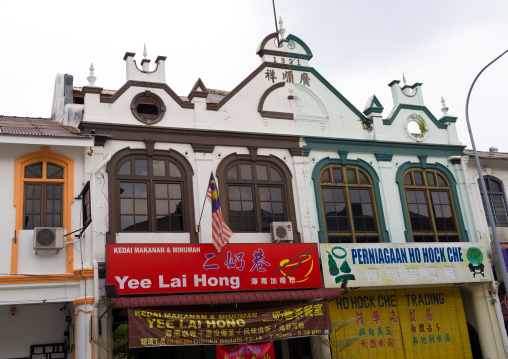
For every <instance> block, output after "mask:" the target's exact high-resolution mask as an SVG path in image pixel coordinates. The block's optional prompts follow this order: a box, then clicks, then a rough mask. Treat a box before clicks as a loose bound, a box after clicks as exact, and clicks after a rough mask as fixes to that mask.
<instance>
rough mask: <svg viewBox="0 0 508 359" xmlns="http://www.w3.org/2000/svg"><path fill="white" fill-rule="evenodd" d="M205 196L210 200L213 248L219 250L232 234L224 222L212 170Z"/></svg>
mask: <svg viewBox="0 0 508 359" xmlns="http://www.w3.org/2000/svg"><path fill="white" fill-rule="evenodd" d="M206 198H208V199H209V200H210V201H211V202H212V239H213V244H214V245H215V248H217V251H218V252H220V249H221V248H222V247H223V246H225V245H226V244H227V243H228V241H229V238H231V236H232V235H233V232H231V229H229V227H228V226H227V224H226V222H224V217H223V216H222V211H221V209H220V201H219V193H218V192H217V183H216V182H215V178H214V177H213V172H212V173H211V174H210V183H209V184H208V192H206Z"/></svg>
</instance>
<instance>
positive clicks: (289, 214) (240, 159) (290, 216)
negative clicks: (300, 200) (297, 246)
mask: <svg viewBox="0 0 508 359" xmlns="http://www.w3.org/2000/svg"><path fill="white" fill-rule="evenodd" d="M241 164H250V165H251V168H252V169H253V170H255V168H256V165H267V166H268V167H273V168H274V169H275V170H276V171H277V172H278V173H279V175H280V176H281V178H282V180H281V181H271V180H254V179H253V180H238V179H237V180H228V179H227V174H228V172H229V170H230V169H231V168H232V167H233V166H235V165H241ZM253 173H255V172H253ZM216 177H217V181H218V183H219V191H220V192H219V196H220V199H221V205H222V206H221V210H222V213H223V216H224V219H225V221H226V223H228V224H229V195H228V186H229V185H249V186H253V201H254V218H255V219H254V221H255V225H256V229H255V231H241V232H237V233H267V232H266V231H265V232H263V231H262V221H261V213H260V200H259V190H258V189H259V187H263V186H269V187H270V186H277V187H281V188H282V199H283V207H284V214H285V221H290V222H291V223H292V225H293V239H294V242H295V243H300V242H301V237H300V232H299V231H298V225H297V221H296V211H295V206H294V198H293V186H292V175H291V171H290V170H289V168H288V167H287V166H286V164H285V163H284V162H283V161H282V160H280V159H279V158H277V157H275V156H257V155H252V154H251V155H238V154H236V153H233V154H231V155H229V156H227V157H225V158H224V159H223V160H222V161H221V162H220V164H219V166H218V167H217V171H216Z"/></svg>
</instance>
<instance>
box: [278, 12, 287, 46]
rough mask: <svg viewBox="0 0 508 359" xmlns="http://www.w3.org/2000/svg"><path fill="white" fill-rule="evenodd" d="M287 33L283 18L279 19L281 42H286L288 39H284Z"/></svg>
mask: <svg viewBox="0 0 508 359" xmlns="http://www.w3.org/2000/svg"><path fill="white" fill-rule="evenodd" d="M285 33H286V29H284V25H283V23H282V17H279V34H280V39H281V41H284V40H286V38H285V37H284V34H285Z"/></svg>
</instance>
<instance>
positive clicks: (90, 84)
mask: <svg viewBox="0 0 508 359" xmlns="http://www.w3.org/2000/svg"><path fill="white" fill-rule="evenodd" d="M93 71H94V67H93V63H91V64H90V76H88V77H87V78H86V79H87V80H88V82H89V84H88V86H95V81H96V80H97V77H95V76H94V74H93Z"/></svg>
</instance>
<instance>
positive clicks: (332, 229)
mask: <svg viewBox="0 0 508 359" xmlns="http://www.w3.org/2000/svg"><path fill="white" fill-rule="evenodd" d="M319 184H320V190H321V201H322V204H323V212H324V213H323V216H324V218H325V226H326V237H327V240H328V242H329V243H352V242H357V243H371V242H379V241H380V234H379V224H378V219H377V213H376V205H375V201H374V196H373V188H372V181H371V179H370V177H369V175H368V174H367V173H366V172H365V171H364V170H362V169H360V168H358V167H356V166H340V165H330V166H327V167H325V168H323V169H322V170H321V173H320V175H319Z"/></svg>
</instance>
